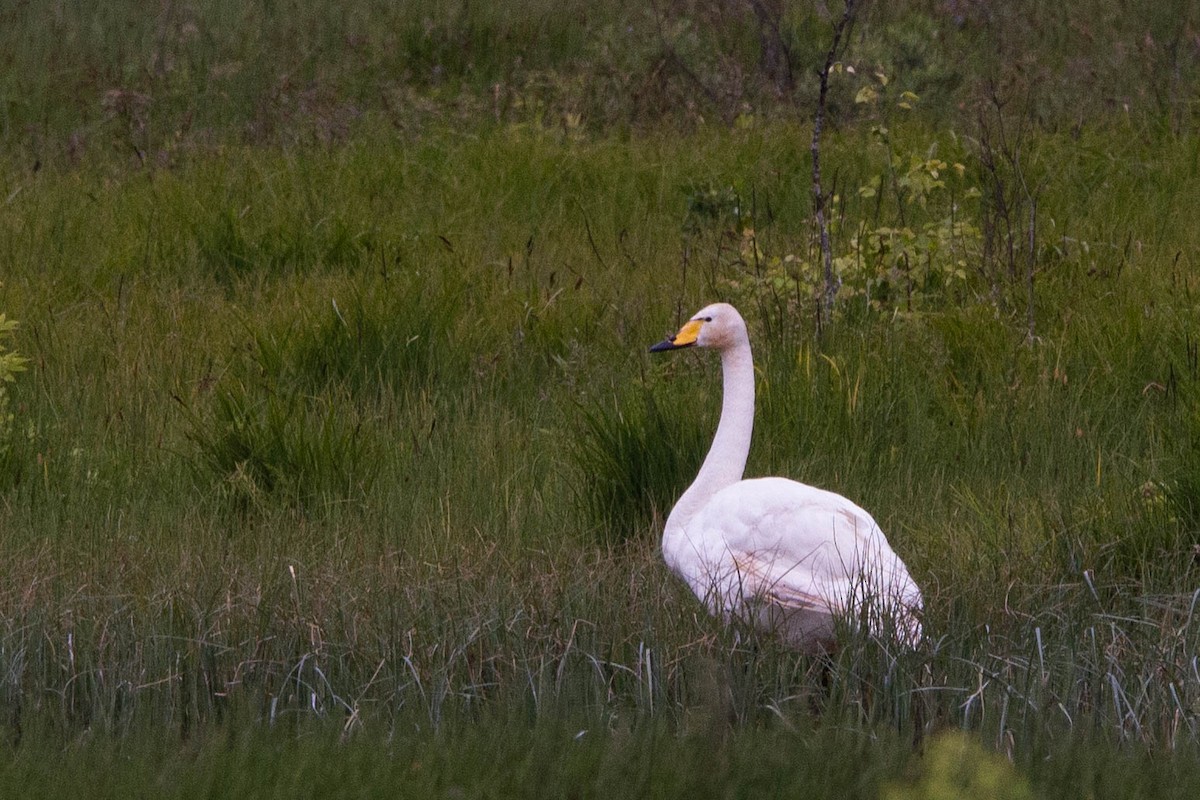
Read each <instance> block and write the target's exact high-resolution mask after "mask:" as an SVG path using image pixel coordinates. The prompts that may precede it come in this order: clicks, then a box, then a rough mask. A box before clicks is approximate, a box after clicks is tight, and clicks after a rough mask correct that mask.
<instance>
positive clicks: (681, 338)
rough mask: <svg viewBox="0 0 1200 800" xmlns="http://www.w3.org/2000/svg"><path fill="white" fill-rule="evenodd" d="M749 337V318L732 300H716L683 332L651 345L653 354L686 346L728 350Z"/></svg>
mask: <svg viewBox="0 0 1200 800" xmlns="http://www.w3.org/2000/svg"><path fill="white" fill-rule="evenodd" d="M747 340H748V335H747V333H746V321H745V320H744V319H742V315H741V314H739V313H738V310H737V309H736V308H734V307H733V306H731V305H729V303H713V304H712V305H710V306H705V307H704V308H702V309H700V310H699V311H697V312H696V313H695V314H694V315H693V316H692V318H691V319H690V320H688V321H687V322H686V323H684V325H683V327H682V328H680V329H679V333H677V334H675V335H674V336H672V337H671V338H669V339H667V340H665V341H662V342H659V343H658V344H656V345H654V346H653V347H651V348H650V352H651V353H661V352H663V351H664V350H679V349H681V348H684V347H711V348H713V349H715V350H725V349H727V348H730V347H733V346H735V345H737V344H740V343H742V342H745V341H747Z"/></svg>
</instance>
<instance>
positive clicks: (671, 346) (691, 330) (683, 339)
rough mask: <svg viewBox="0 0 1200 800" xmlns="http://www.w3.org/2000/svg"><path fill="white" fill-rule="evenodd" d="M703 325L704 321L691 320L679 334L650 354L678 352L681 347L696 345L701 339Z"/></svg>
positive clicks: (663, 342)
mask: <svg viewBox="0 0 1200 800" xmlns="http://www.w3.org/2000/svg"><path fill="white" fill-rule="evenodd" d="M703 324H704V320H702V319H694V320H691V321H690V322H688V323H687V324H686V325H684V326H683V327H682V328H680V329H679V333H677V334H675V335H674V336H672V337H671V338H670V339H667V340H666V341H662V342H659V343H658V344H656V345H654V346H653V347H651V348H650V352H651V353H661V352H663V351H664V350H678V349H679V348H681V347H691V346H692V345H694V344H695V343H696V339H697V338H699V336H700V326H702V325H703Z"/></svg>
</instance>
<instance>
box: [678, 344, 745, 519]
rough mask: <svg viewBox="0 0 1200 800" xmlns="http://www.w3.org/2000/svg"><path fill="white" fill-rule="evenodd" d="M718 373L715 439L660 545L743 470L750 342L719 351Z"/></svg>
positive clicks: (681, 498) (736, 479)
mask: <svg viewBox="0 0 1200 800" xmlns="http://www.w3.org/2000/svg"><path fill="white" fill-rule="evenodd" d="M721 372H722V375H723V376H724V381H723V382H724V387H723V395H722V400H721V421H720V423H719V424H718V425H717V433H716V436H714V437H713V443H712V447H711V448H709V451H708V456H707V457H706V458H705V459H704V464H703V465H701V467H700V473H699V474H698V475H696V480H694V481H692V485H691V486H689V487H688V490H687V491H686V492H684V493H683V496H682V497H680V498H679V502H677V503H676V504H675V507H674V508H673V509H671V515H670V516H669V517H668V518H667V524H666V527H665V529H664V531H663V539H664V541H666V540H667V539H669V538H670V537H672V536H673V535H677V534H679V533H681V532H682V531H683V530H684V529H685V528H687V524H688V522H689V521H690V520H691V518H692V517H693V516H695V514H696V512H698V511H699V510H700V509H701V508H703V507H704V506H705V504H706V503H708V501H709V500H710V499H711V498H712V496H713V495H714V494H716V493H717V492H719V491H721V490H722V489H724V488H725V487H726V486H730V485H732V484H734V483H737V482H738V481H740V480H741V479H742V473H743V472H744V471H745V469H746V457H747V456H748V455H749V454H750V438H751V434H752V433H753V430H754V361H753V358H752V357H751V354H750V341H749V340H748V339H746V338H745V337H744V336H743V338H742V339H741V341H738V342H736V343H735V344H733V345H731V346H730V347H727V348H725V349H724V350H722V351H721Z"/></svg>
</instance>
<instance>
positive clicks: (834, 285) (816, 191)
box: [812, 0, 857, 328]
mask: <svg viewBox="0 0 1200 800" xmlns="http://www.w3.org/2000/svg"><path fill="white" fill-rule="evenodd" d="M856 6H857V3H856V0H846V7H845V10H844V11H843V12H842V17H841V19H839V20H838V22H837V24H836V25H834V28H833V43H832V44H830V46H829V52H828V53H826V54H825V65H824V66H823V67H822V68H821V71H820V73H819V74H818V76H819V77H820V79H821V91H820V94H819V95H818V98H817V113H816V116H815V117H814V118H813V135H812V191H813V216H814V217H815V218H816V221H817V233H818V236H819V237H820V242H821V260H822V263H823V264H824V275H825V288H824V291H823V292H822V295H821V310H820V314H818V318H817V327H818V328H820V327H821V326H822V325H824V324H825V323H828V322H830V321H832V319H833V301H834V298H836V297H837V292H838V289H839V288H841V279H840V278H839V277H838V276H837V275H835V274H834V273H833V248H832V246H831V245H830V243H829V221H828V220H827V219H826V218H825V199H826V197H825V192H824V190H823V189H822V188H821V129H822V128H823V127H825V101H826V97H827V96H828V94H829V73H830V72H831V71H832V70H833V64H834V62H835V61H836V60H837V54H838V49H839V48H840V47H841V44H842V37H843V36H844V35H845V33H846V30H847V28H849V27H850V23H851V22H852V21H853V18H854V10H855V7H856Z"/></svg>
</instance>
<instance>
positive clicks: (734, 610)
mask: <svg viewBox="0 0 1200 800" xmlns="http://www.w3.org/2000/svg"><path fill="white" fill-rule="evenodd" d="M691 346H696V347H711V348H713V349H715V350H717V351H718V352H719V353H720V354H721V370H722V373H723V375H724V398H723V402H722V405H721V421H720V423H719V424H718V425H717V433H716V436H715V437H714V438H713V443H712V448H711V449H710V450H709V451H708V456H707V457H706V458H705V459H704V464H703V465H702V466H701V467H700V473H699V474H698V475H697V476H696V480H695V481H693V482H692V485H691V486H690V487H688V490H687V491H686V492H684V493H683V496H682V497H680V498H679V501H678V502H677V503H676V504H675V507H674V508H673V509H672V510H671V515H670V516H669V517H668V518H667V524H666V528H665V530H664V531H663V542H662V549H663V557H664V559H665V560H666V562H667V565H668V566H669V567H670V568H671V569H672V570H673V571H674V572H675V573H676V574H678V575H679V576H680V577H682V578H683V579H684V581H686V582H687V584H688V586H690V587H691V589H692V591H693V592H695V593H696V596H697V597H699V598H700V600H701V601H703V602H704V603H705V605H707V606H708V609H709V611H710V612H711V613H713V614H721V615H723V616H725V617H727V618H728V617H730V616H733V617H738V618H740V619H743V620H746V621H748V622H750V623H751V624H753V625H755V626H756V627H758V628H760V629H763V630H769V631H773V632H775V633H777V634H779V635H780V636H782V637H783V639H784V641H786V642H787V643H788V644H789V645H790V646H791V647H794V648H796V649H798V650H802V651H805V652H818V651H821V650H827V649H831V648H832V646H833V645H834V644H835V641H834V640H835V631H836V623H835V619H837V618H839V617H840V618H843V619H844V620H845V624H848V625H859V624H861V623H865V624H866V626H867V628H868V630H870V631H871V633H873V634H879V633H884V632H885V631H888V630H891V631H894V635H895V637H896V640H897V642H899V643H900V644H902V645H905V646H908V647H915V646H916V645H917V643H918V642H919V641H920V639H921V623H920V620H919V615H920V612H921V607H922V600H921V591H920V589H918V588H917V585H916V584H915V583H914V582H913V580H912V578H911V577H910V576H909V574H908V569H907V568H906V567H905V566H904V563H903V562H902V561H901V560H900V558H899V556H897V555H896V554H895V552H893V551H892V548H891V547H890V546H889V545H888V541H887V537H886V536H885V535H884V533H883V531H881V530H880V529H879V526H878V525H877V524H876V523H875V520H873V519H872V518H871V515H870V514H868V513H867V512H866V511H864V510H863V509H861V508H859V507H858V506H857V505H855V504H854V503H852V502H850V501H849V500H847V499H846V498H844V497H842V496H841V495H839V494H834V493H833V492H827V491H824V490H822V489H816V488H814V487H812V486H806V485H805V484H803V483H797V482H796V481H792V480H788V479H787V478H757V479H754V480H742V472H743V471H744V470H745V468H746V456H747V455H748V454H749V452H750V435H751V431H752V429H753V427H754V366H753V363H752V360H751V355H750V337H749V336H748V335H747V333H746V323H745V321H744V320H743V319H742V316H741V314H739V313H738V312H737V309H735V308H734V307H733V306H731V305H729V304H727V303H716V304H714V305H710V306H707V307H705V308H703V309H701V310H700V311H699V312H698V313H697V314H696V315H695V316H694V317H692V319H691V320H690V321H689V322H688V323H687V324H685V325H684V326H683V327H682V328H681V329H680V330H679V333H677V334H676V335H675V336H673V337H671V338H670V339H668V340H666V341H664V342H661V343H659V344H656V345H654V346H653V347H651V348H650V350H651V352H660V351H663V350H677V349H680V348H684V347H691Z"/></svg>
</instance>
